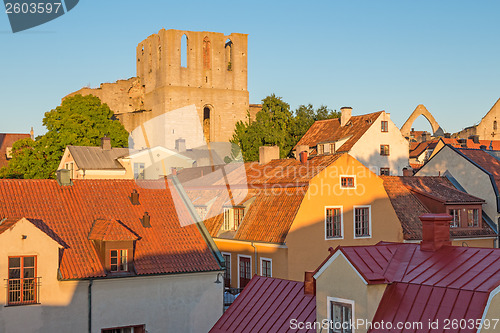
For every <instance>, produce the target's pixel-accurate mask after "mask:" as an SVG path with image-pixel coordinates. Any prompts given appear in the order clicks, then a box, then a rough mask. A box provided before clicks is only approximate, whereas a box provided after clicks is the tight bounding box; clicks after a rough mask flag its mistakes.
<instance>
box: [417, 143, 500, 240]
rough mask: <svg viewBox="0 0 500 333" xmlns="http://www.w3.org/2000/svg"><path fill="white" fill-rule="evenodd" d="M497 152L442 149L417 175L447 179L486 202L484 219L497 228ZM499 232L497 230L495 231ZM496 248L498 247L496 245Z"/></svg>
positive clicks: (499, 176)
mask: <svg viewBox="0 0 500 333" xmlns="http://www.w3.org/2000/svg"><path fill="white" fill-rule="evenodd" d="M499 156H500V151H496V150H488V149H469V148H455V147H452V146H451V145H446V146H444V147H443V148H442V149H441V150H440V151H439V152H438V153H437V154H435V155H434V156H432V158H431V159H430V160H429V161H428V162H427V163H426V164H425V165H424V166H423V167H422V168H421V169H420V170H419V171H418V172H417V173H416V175H417V176H438V175H441V176H446V177H447V178H449V179H450V181H452V182H453V184H454V185H455V186H457V187H458V188H460V189H463V190H464V191H466V192H467V193H469V194H471V195H474V196H476V197H479V198H482V199H484V200H485V204H484V206H483V216H484V217H486V218H487V219H489V220H491V221H493V223H494V224H495V225H497V228H498V220H499V218H500V199H499V198H500V192H499V190H498V189H499V188H500V160H499ZM497 230H498V229H497ZM497 246H498V244H497Z"/></svg>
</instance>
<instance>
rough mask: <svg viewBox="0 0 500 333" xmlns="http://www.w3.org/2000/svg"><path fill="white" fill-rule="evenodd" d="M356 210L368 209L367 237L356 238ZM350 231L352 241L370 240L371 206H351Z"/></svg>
mask: <svg viewBox="0 0 500 333" xmlns="http://www.w3.org/2000/svg"><path fill="white" fill-rule="evenodd" d="M356 208H368V233H369V235H368V236H356ZM352 231H353V236H354V239H362V238H372V235H373V233H372V206H370V205H364V206H353V207H352Z"/></svg>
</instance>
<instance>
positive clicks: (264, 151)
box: [259, 146, 280, 164]
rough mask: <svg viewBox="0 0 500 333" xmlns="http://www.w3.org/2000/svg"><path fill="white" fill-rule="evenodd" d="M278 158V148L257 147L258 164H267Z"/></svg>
mask: <svg viewBox="0 0 500 333" xmlns="http://www.w3.org/2000/svg"><path fill="white" fill-rule="evenodd" d="M279 158H280V147H278V146H261V147H259V164H267V163H269V162H271V161H272V160H277V159H279Z"/></svg>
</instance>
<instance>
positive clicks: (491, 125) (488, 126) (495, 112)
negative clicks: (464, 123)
mask: <svg viewBox="0 0 500 333" xmlns="http://www.w3.org/2000/svg"><path fill="white" fill-rule="evenodd" d="M499 122H500V99H498V100H497V101H496V103H495V104H494V105H493V106H492V107H491V109H490V111H488V113H486V115H485V116H484V117H483V118H482V119H481V121H480V122H479V124H477V125H473V126H470V127H466V128H464V129H463V130H461V131H460V132H457V133H455V134H453V137H455V138H462V139H467V138H468V137H469V136H471V135H477V136H479V140H500V130H499V125H500V124H499Z"/></svg>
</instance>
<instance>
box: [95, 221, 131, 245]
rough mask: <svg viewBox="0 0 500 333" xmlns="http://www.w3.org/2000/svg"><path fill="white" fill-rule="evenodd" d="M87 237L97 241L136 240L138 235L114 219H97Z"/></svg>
mask: <svg viewBox="0 0 500 333" xmlns="http://www.w3.org/2000/svg"><path fill="white" fill-rule="evenodd" d="M89 239H90V240H99V241H128V240H132V241H133V240H138V239H139V236H138V235H137V234H136V233H135V232H133V231H132V230H130V229H129V228H128V227H127V226H126V225H124V224H123V223H121V222H119V221H117V220H115V219H111V220H104V219H98V220H95V222H94V224H93V225H92V229H90V233H89Z"/></svg>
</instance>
